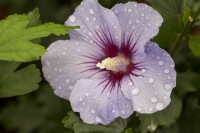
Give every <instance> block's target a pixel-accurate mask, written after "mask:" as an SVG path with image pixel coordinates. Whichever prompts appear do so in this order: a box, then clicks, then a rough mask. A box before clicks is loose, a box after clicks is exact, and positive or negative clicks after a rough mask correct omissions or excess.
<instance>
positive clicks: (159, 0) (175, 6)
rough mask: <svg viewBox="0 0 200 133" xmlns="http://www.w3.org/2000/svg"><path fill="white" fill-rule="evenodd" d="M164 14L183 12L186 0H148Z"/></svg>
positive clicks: (171, 14) (170, 14) (179, 13)
mask: <svg viewBox="0 0 200 133" xmlns="http://www.w3.org/2000/svg"><path fill="white" fill-rule="evenodd" d="M147 1H148V2H150V3H151V5H152V6H153V7H154V8H156V9H157V10H159V12H160V13H161V14H163V15H164V16H172V17H173V16H178V15H181V14H182V11H183V8H184V7H185V4H186V0H147Z"/></svg>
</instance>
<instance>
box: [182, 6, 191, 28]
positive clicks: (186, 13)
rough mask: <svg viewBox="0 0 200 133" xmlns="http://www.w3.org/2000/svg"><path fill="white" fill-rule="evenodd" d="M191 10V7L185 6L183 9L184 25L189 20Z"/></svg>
mask: <svg viewBox="0 0 200 133" xmlns="http://www.w3.org/2000/svg"><path fill="white" fill-rule="evenodd" d="M190 12H191V11H190V8H188V7H185V9H184V11H183V17H182V21H183V24H184V25H186V24H187V22H188V20H189V16H190Z"/></svg>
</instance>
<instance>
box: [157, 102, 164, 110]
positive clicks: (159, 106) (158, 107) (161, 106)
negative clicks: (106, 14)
mask: <svg viewBox="0 0 200 133" xmlns="http://www.w3.org/2000/svg"><path fill="white" fill-rule="evenodd" d="M164 107H165V105H164V104H163V103H161V102H159V103H157V104H156V109H157V110H162V109H164Z"/></svg>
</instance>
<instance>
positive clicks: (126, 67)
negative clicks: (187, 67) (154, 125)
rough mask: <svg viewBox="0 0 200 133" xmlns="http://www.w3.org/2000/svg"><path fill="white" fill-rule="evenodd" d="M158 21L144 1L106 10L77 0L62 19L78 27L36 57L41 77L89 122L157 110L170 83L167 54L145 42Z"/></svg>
mask: <svg viewBox="0 0 200 133" xmlns="http://www.w3.org/2000/svg"><path fill="white" fill-rule="evenodd" d="M162 22H163V19H162V17H161V15H160V14H159V13H158V12H157V11H155V10H154V9H152V8H151V7H149V6H148V5H146V4H142V3H136V2H128V3H126V4H117V5H115V6H114V7H113V8H112V9H107V8H104V7H102V6H101V5H100V4H99V3H98V1H97V0H83V1H82V3H81V4H80V5H79V6H78V7H77V8H76V10H75V12H74V13H73V15H71V16H70V17H69V19H68V20H67V21H66V23H65V24H66V25H67V26H77V25H78V26H80V29H76V30H73V31H70V32H69V35H70V40H59V41H56V42H54V43H53V44H51V45H50V46H49V48H48V49H47V53H46V54H45V55H44V56H43V57H42V65H43V68H42V69H43V73H44V77H45V78H46V80H47V81H48V82H49V83H50V85H51V86H52V88H53V89H54V93H55V94H56V95H58V96H59V97H61V98H64V99H67V100H69V101H70V103H71V106H72V109H73V111H75V112H79V113H80V117H81V118H82V120H83V121H84V122H86V123H89V124H98V123H100V124H104V125H107V124H109V123H110V122H112V121H113V120H114V119H115V118H117V117H121V118H128V117H129V116H130V115H131V114H132V113H133V112H134V111H137V112H139V113H145V114H148V113H154V112H156V111H160V110H162V109H164V108H165V107H167V106H168V104H169V103H170V94H171V91H172V89H173V88H174V87H175V86H176V72H175V70H174V62H173V60H172V58H171V57H170V55H169V54H168V53H167V52H166V51H165V50H163V49H161V48H160V47H159V46H158V45H157V44H155V43H154V42H151V41H150V39H152V38H153V37H154V36H155V35H157V34H158V31H159V27H160V26H161V23H162Z"/></svg>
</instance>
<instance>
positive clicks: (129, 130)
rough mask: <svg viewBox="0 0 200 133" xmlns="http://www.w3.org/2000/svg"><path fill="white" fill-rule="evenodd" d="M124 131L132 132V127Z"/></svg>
mask: <svg viewBox="0 0 200 133" xmlns="http://www.w3.org/2000/svg"><path fill="white" fill-rule="evenodd" d="M125 133H133V130H132V128H128V129H126V131H125Z"/></svg>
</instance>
